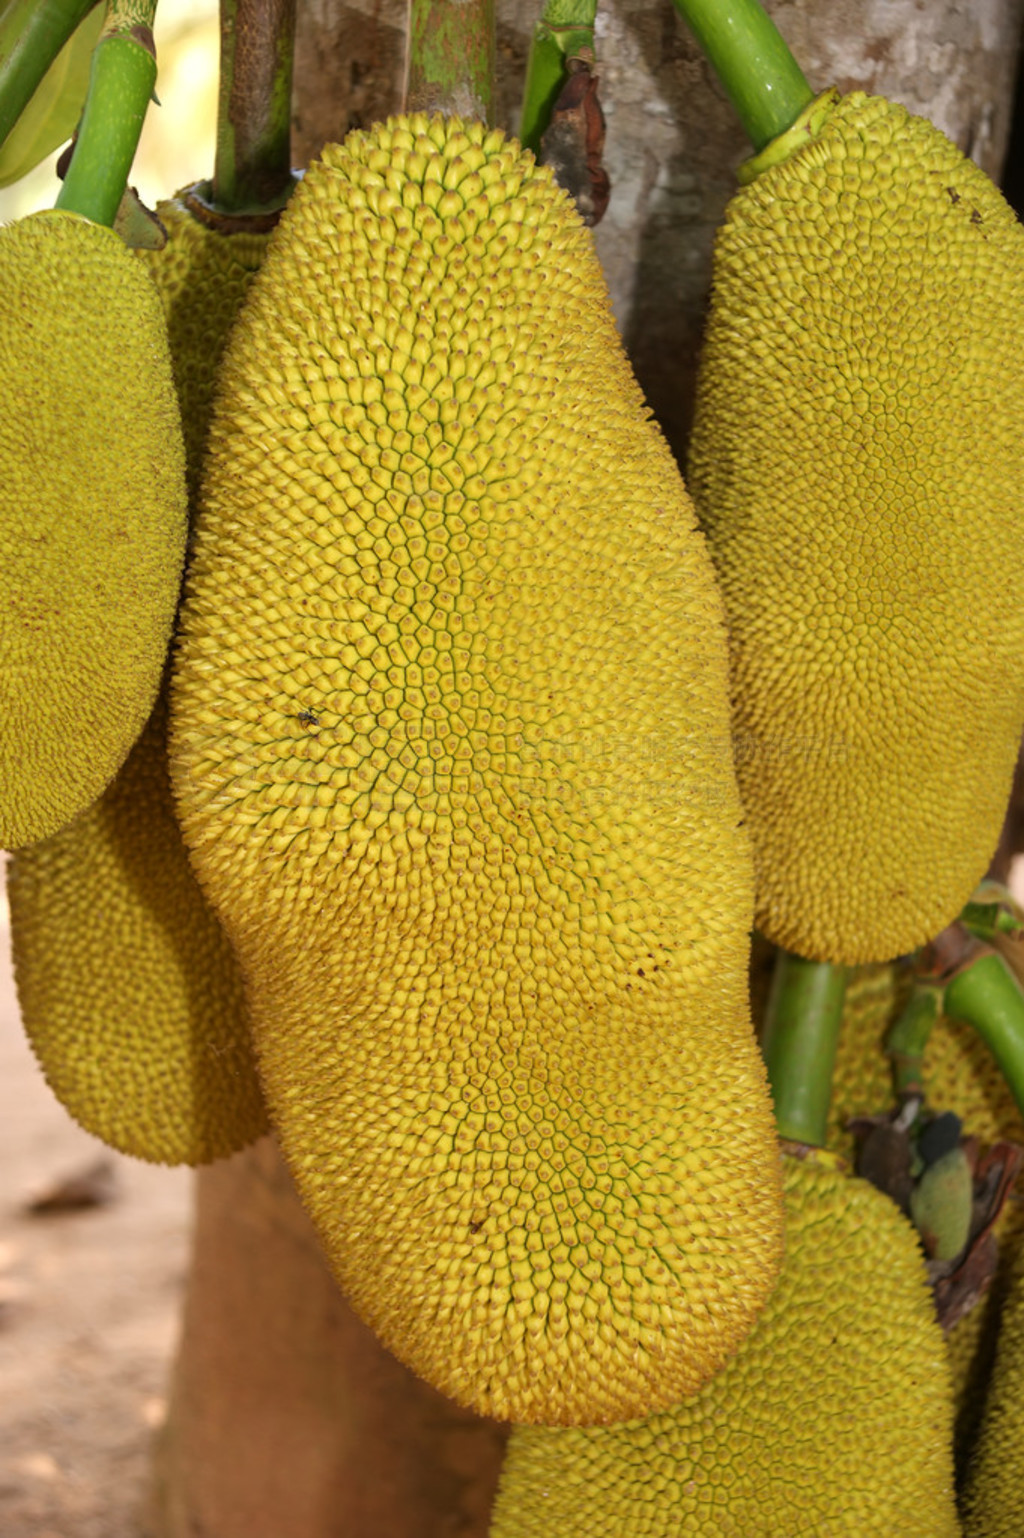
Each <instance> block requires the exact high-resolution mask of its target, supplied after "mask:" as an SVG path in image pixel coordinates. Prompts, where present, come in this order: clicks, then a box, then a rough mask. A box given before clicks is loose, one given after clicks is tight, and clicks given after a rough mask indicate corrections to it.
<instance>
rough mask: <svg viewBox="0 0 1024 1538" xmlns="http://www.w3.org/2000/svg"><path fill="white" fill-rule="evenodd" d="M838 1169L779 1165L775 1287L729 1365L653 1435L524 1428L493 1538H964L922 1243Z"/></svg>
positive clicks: (654, 1423) (624, 1429)
mask: <svg viewBox="0 0 1024 1538" xmlns="http://www.w3.org/2000/svg"><path fill="white" fill-rule="evenodd" d="M819 1157H820V1156H819ZM827 1161H828V1156H827V1155H825V1156H824V1157H823V1161H822V1162H818V1161H816V1160H814V1161H806V1162H804V1161H798V1160H795V1159H792V1158H788V1157H787V1158H786V1159H785V1160H784V1164H785V1195H786V1259H785V1261H784V1263H783V1267H782V1275H781V1277H780V1278H779V1284H778V1286H777V1288H776V1289H775V1291H774V1292H773V1293H772V1296H771V1298H770V1299H769V1300H768V1303H767V1304H766V1305H765V1309H764V1312H763V1314H762V1315H761V1318H760V1319H759V1320H758V1322H757V1324H756V1326H755V1327H754V1330H753V1332H752V1333H751V1335H750V1336H749V1337H748V1339H747V1340H746V1342H745V1343H744V1345H743V1346H742V1347H741V1348H740V1350H739V1352H738V1353H737V1354H736V1356H735V1357H734V1358H733V1359H732V1361H731V1362H729V1363H728V1364H727V1365H726V1366H725V1367H724V1368H723V1370H722V1371H721V1372H720V1373H719V1375H718V1376H717V1377H716V1378H715V1379H714V1380H713V1381H712V1382H711V1383H709V1384H708V1385H707V1386H706V1387H705V1388H704V1389H702V1391H701V1392H700V1394H698V1395H697V1396H696V1397H695V1398H692V1399H689V1400H686V1401H685V1402H684V1403H682V1404H679V1405H676V1406H675V1407H674V1408H673V1409H671V1410H669V1411H668V1412H667V1413H666V1414H664V1415H658V1416H654V1417H652V1418H650V1419H648V1420H645V1421H638V1422H633V1423H631V1424H626V1425H623V1426H612V1427H597V1428H591V1429H579V1428H572V1429H552V1428H541V1427H516V1428H515V1429H514V1430H513V1432H512V1438H511V1441H510V1443H509V1450H508V1454H507V1457H506V1462H505V1466H504V1469H503V1472H502V1479H501V1485H500V1487H499V1490H498V1496H497V1500H496V1503H495V1509H494V1517H493V1521H492V1527H491V1538H688V1535H690V1534H694V1535H697V1534H699V1535H700V1538H726V1535H728V1538H740V1535H742V1538H812V1535H814V1538H817V1535H823V1534H833V1533H834V1534H840V1533H842V1534H849V1535H850V1538H853V1535H856V1538H890V1535H891V1534H893V1533H906V1534H908V1535H910V1534H913V1535H914V1538H947V1535H948V1538H953V1535H954V1534H956V1533H957V1531H958V1528H957V1523H956V1517H955V1513H954V1508H953V1469H952V1453H951V1440H952V1436H951V1433H952V1427H951V1419H952V1405H951V1396H950V1385H949V1369H948V1366H947V1363H946V1355H945V1349H944V1346H943V1342H942V1332H941V1330H940V1329H939V1326H938V1325H937V1323H936V1322H935V1316H934V1312H933V1310H932V1303H931V1294H930V1292H929V1289H928V1284H927V1280H926V1277H925V1272H924V1263H923V1260H922V1256H921V1251H920V1249H919V1248H918V1244H917V1239H916V1237H915V1235H914V1232H913V1230H912V1229H911V1227H910V1225H909V1224H908V1223H907V1221H906V1220H905V1219H904V1218H903V1216H902V1215H901V1214H900V1212H899V1211H898V1210H897V1208H896V1207H895V1206H894V1205H893V1203H892V1202H891V1201H890V1200H889V1199H888V1197H886V1196H883V1195H882V1194H881V1193H880V1192H879V1191H876V1190H875V1189H874V1187H873V1186H870V1185H868V1184H867V1182H866V1181H862V1180H857V1179H854V1178H852V1177H849V1176H847V1175H845V1174H843V1173H841V1171H840V1170H838V1169H836V1168H834V1167H832V1165H831V1164H830V1163H829V1162H827Z"/></svg>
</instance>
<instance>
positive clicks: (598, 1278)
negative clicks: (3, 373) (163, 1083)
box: [172, 117, 781, 1422]
mask: <svg viewBox="0 0 1024 1538" xmlns="http://www.w3.org/2000/svg"><path fill="white" fill-rule="evenodd" d="M172 764H173V770H174V776H175V785H176V793H177V796H178V800H179V812H180V816H181V818H182V823H183V828H184V831H185V836H186V840H187V842H188V843H189V846H190V850H191V854H192V859H193V863H194V864H195V867H196V869H197V871H198V873H199V877H200V880H201V882H202V883H203V885H204V887H205V889H206V891H207V893H208V895H209V896H210V898H211V900H212V902H213V904H214V906H215V907H216V908H217V911H218V912H219V914H220V916H221V918H222V920H223V922H224V924H225V925H226V927H227V928H228V930H229V932H230V934H231V937H232V939H233V941H234V943H235V945H236V948H237V951H238V954H239V956H240V958H241V962H242V966H243V969H244V972H245V976H246V983H247V988H248V990H249V994H250V998H251V1001H252V1009H253V1028H254V1032H255V1035H256V1040H257V1048H258V1052H259V1058H260V1070H261V1074H262V1078H263V1083H264V1088H265V1092H266V1094H267V1098H268V1103H269V1106H270V1112H271V1118H272V1120H273V1122H274V1125H275V1128H276V1130H277V1132H278V1134H279V1136H280V1140H281V1145H282V1147H283V1149H284V1152H285V1155H286V1157H287V1159H288V1162H289V1164H290V1167H291V1170H292V1172H293V1175H294V1177H295V1179H296V1182H297V1185H298V1189H299V1193H300V1195H301V1197H302V1200H303V1202H304V1204H305V1205H306V1206H307V1208H308V1209H309V1211H310V1212H311V1214H312V1216H313V1218H314V1221H315V1222H316V1224H317V1226H318V1228H319V1231H320V1235H321V1238H322V1240H323V1243H324V1246H325V1249H326V1252H327V1254H328V1257H329V1259H330V1261H331V1264H332V1265H333V1267H334V1268H335V1271H336V1273H337V1275H338V1277H339V1279H340V1281H341V1284H342V1286H343V1288H344V1290H345V1292H346V1294H347V1296H348V1298H349V1300H350V1301H351V1302H352V1304H353V1306H354V1307H355V1308H356V1309H357V1311H358V1312H359V1313H360V1314H361V1315H362V1316H363V1318H364V1319H365V1320H367V1322H368V1323H369V1324H370V1325H371V1326H372V1327H373V1328H374V1329H375V1330H377V1331H378V1333H379V1334H380V1335H381V1337H382V1338H383V1340H384V1342H385V1344H386V1345H387V1346H388V1347H389V1348H390V1349H391V1350H392V1351H394V1353H395V1354H396V1355H397V1356H398V1357H400V1358H401V1359H402V1360H403V1361H405V1362H406V1363H408V1364H409V1365H410V1366H411V1367H412V1368H414V1369H415V1370H416V1371H417V1372H419V1373H420V1374H422V1375H423V1376H424V1377H425V1378H427V1379H429V1380H430V1381H431V1382H432V1383H434V1384H435V1385H436V1386H437V1387H438V1388H440V1389H441V1390H442V1391H443V1392H445V1393H447V1394H449V1395H450V1396H451V1397H452V1398H454V1399H456V1400H458V1401H459V1402H461V1403H463V1404H469V1405H471V1406H473V1407H475V1408H476V1409H478V1410H480V1411H481V1412H485V1413H489V1414H492V1415H495V1416H498V1417H502V1418H506V1417H507V1418H511V1419H519V1420H541V1421H544V1420H548V1421H556V1422H560V1421H569V1422H573V1421H604V1420H615V1419H621V1418H622V1417H623V1416H624V1415H628V1414H633V1413H637V1412H639V1411H641V1410H643V1409H645V1408H647V1407H652V1406H654V1405H657V1404H664V1403H666V1402H668V1401H669V1400H671V1399H672V1398H675V1397H678V1395H679V1394H680V1393H681V1392H685V1391H687V1390H690V1389H693V1388H695V1387H696V1386H697V1385H698V1384H699V1383H701V1382H703V1381H704V1380H705V1378H706V1377H707V1376H708V1375H709V1374H710V1373H712V1372H713V1371H715V1370H716V1369H717V1368H718V1367H719V1366H720V1365H721V1363H722V1361H724V1359H725V1358H726V1356H727V1355H728V1354H729V1353H730V1352H731V1351H732V1350H734V1349H735V1347H736V1346H737V1345H738V1343H739V1341H740V1340H741V1339H742V1338H743V1336H744V1335H745V1333H746V1332H747V1330H748V1329H749V1327H750V1325H751V1324H752V1322H753V1320H754V1318H755V1317H756V1314H757V1311H758V1309H759V1308H760V1306H761V1304H762V1303H763V1301H764V1298H765V1296H766V1295H767V1292H768V1291H769V1289H770V1287H771V1284H772V1281H773V1280H774V1276H775V1274H776V1270H777V1266H778V1261H779V1246H780V1238H781V1233H780V1230H781V1201H780V1195H779V1184H778V1180H779V1177H778V1167H777V1166H778V1161H777V1158H776V1155H775V1142H774V1133H773V1127H772V1121H771V1115H770V1106H769V1102H768V1098H767V1093H766V1083H765V1075H764V1070H763V1065H762V1064H761V1062H760V1059H759V1056H758V1054H757V1052H756V1049H755V1046H754V1042H753V1035H752V1031H751V1028H750V1023H749V1014H748V1007H747V1001H746V975H745V973H746V963H747V953H748V928H749V923H750V912H751V901H752V893H751V879H752V872H751V866H750V857H749V848H748V846H747V843H746V838H745V835H744V833H743V830H742V828H741V826H740V809H739V803H738V798H737V796H736V789H735V781H734V777H733V772H732V766H731V760H730V750H729V740H728V698H727V659H726V654H725V644H724V632H723V627H722V615H721V607H720V601H719V598H718V595H717V593H716V591H715V587H714V581H713V577H712V573H711V569H710V564H709V562H708V560H707V554H706V551H705V549H704V546H703V541H702V540H701V538H700V536H699V534H698V533H697V531H696V529H695V526H694V520H693V514H692V509H691V507H690V504H689V501H688V499H687V497H686V493H685V490H684V488H683V486H682V482H681V481H680V478H679V475H678V472H677V471H676V469H675V467H674V464H673V461H672V459H671V456H670V454H669V452H668V449H667V447H666V445H665V443H664V441H663V439H662V437H661V435H660V434H659V432H658V431H657V429H656V428H655V426H654V425H653V423H652V422H651V421H650V418H649V414H648V412H647V410H646V409H645V407H644V405H643V401H642V398H641V395H640V391H639V389H638V387H637V385H636V383H635V381H634V380H633V377H632V375H631V373H630V370H629V367H628V364H627V362H626V359H625V356H624V354H623V352H622V348H621V345H620V343H619V340H618V337H617V335H616V332H615V328H614V323H613V321H612V317H611V313H610V308H609V302H608V296H607V290H606V288H605V285H604V282H603V279H602V276H601V272H600V268H599V266H598V263H597V260H596V257H595V255H594V251H593V246H592V243H591V240H590V237H589V235H588V234H587V232H586V230H585V229H584V227H583V226H582V224H581V222H580V220H579V218H578V217H577V215H576V213H575V210H574V209H573V207H572V205H571V204H570V202H569V200H568V198H567V197H566V196H565V195H564V194H563V193H562V192H560V191H559V190H558V189H557V187H556V186H555V184H554V182H553V180H552V179H551V177H550V175H549V173H547V172H546V171H539V170H538V169H537V168H536V167H535V165H534V162H533V158H532V156H529V155H527V154H525V153H524V152H523V151H522V150H521V149H520V148H519V146H518V145H516V144H515V143H514V142H513V141H511V140H506V139H504V138H503V137H502V135H501V134H499V133H487V132H486V130H485V129H484V128H483V127H482V126H480V125H462V124H460V123H458V122H457V121H455V120H452V121H450V122H448V123H447V124H446V123H444V122H442V121H441V120H439V119H438V120H433V121H431V120H428V119H427V118H425V117H413V118H411V119H393V120H391V121H390V122H389V123H388V124H387V125H382V126H380V127H378V128H377V129H376V130H374V131H373V132H371V133H356V134H353V135H351V136H350V137H349V139H348V140H346V142H345V144H344V145H342V146H340V147H332V148H329V149H328V150H327V151H325V154H324V158H323V161H322V162H321V163H319V164H318V165H316V166H314V167H312V168H311V169H310V171H309V172H308V173H307V175H306V177H305V179H304V181H303V183H302V185H301V186H300V188H299V189H298V191H297V193H296V195H295V196H294V198H293V200H292V203H291V205H290V207H289V209H288V210H287V212H286V213H285V215H284V217H283V218H282V221H281V224H280V226H279V228H278V231H277V233H276V235H275V236H274V239H273V241H272V243H271V249H270V252H269V254H268V257H267V261H266V264H265V266H264V267H263V269H262V271H261V272H260V274H259V276H258V277H257V279H256V281H255V282H254V284H253V287H252V290H251V293H250V297H249V302H248V304H247V306H246V310H245V313H244V315H243V317H242V319H241V321H240V323H239V327H238V329H237V330H236V332H235V334H234V336H233V338H232V342H231V345H230V347H229V349H228V352H227V354H226V356H225V364H224V371H223V373H222V376H221V385H220V392H219V395H218V405H217V409H216V411H215V415H214V422H213V427H212V429H211V438H210V452H209V459H208V471H207V477H206V480H205V484H204V500H203V509H202V515H201V518H200V521H199V526H198V530H197V539H196V551H195V559H194V563H193V565H192V568H191V574H190V579H189V585H188V592H187V596H186V601H185V605H184V610H183V620H182V645H181V649H180V652H179V655H178V659H177V667H176V672H175V679H174V690H173V728H172Z"/></svg>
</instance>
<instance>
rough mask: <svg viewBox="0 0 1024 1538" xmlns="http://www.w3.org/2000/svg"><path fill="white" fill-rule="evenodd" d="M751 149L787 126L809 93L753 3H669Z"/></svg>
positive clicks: (770, 23)
mask: <svg viewBox="0 0 1024 1538" xmlns="http://www.w3.org/2000/svg"><path fill="white" fill-rule="evenodd" d="M673 4H674V5H675V8H676V10H677V11H678V12H679V14H680V15H681V16H682V18H683V20H684V21H685V22H686V24H687V26H688V27H689V28H690V30H691V32H692V33H693V35H694V36H695V37H696V39H697V41H698V43H699V44H700V46H701V48H702V49H703V50H704V53H705V54H706V55H707V59H708V63H709V64H710V65H711V68H712V69H713V70H714V72H715V74H716V75H717V76H718V78H719V80H720V81H721V83H722V87H723V89H724V90H725V93H726V95H727V96H728V98H729V100H730V101H731V102H732V104H733V107H734V108H735V110H736V113H737V115H738V117H739V120H740V122H741V123H742V124H743V128H744V131H745V132H746V135H747V137H748V138H749V140H750V142H751V144H752V145H753V146H754V151H755V153H757V152H759V151H760V150H763V149H764V148H765V146H766V145H768V144H770V143H771V141H772V139H775V138H777V137H778V135H779V134H781V133H785V132H786V130H787V128H790V127H792V125H793V123H794V122H795V121H796V119H797V118H798V117H799V115H800V113H801V112H802V111H803V110H804V108H805V107H807V106H808V105H809V103H810V102H811V101H812V100H813V99H814V92H813V91H812V90H811V88H810V86H809V85H808V84H807V81H806V80H805V79H804V76H803V73H802V71H801V69H800V66H799V65H798V64H797V62H796V60H795V59H794V58H793V55H792V54H791V53H790V51H789V49H788V48H787V46H786V44H785V42H784V41H783V39H782V36H781V34H780V33H779V31H778V29H777V27H776V26H775V23H774V22H773V21H772V20H771V19H770V18H769V17H768V16H766V15H765V12H764V11H763V10H762V8H761V6H760V5H759V4H758V0H673Z"/></svg>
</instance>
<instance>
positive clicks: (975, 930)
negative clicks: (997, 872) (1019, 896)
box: [960, 885, 1024, 941]
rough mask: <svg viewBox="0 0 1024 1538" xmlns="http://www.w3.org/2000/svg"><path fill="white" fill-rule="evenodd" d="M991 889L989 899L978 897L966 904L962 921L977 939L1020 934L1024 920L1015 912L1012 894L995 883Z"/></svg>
mask: <svg viewBox="0 0 1024 1538" xmlns="http://www.w3.org/2000/svg"><path fill="white" fill-rule="evenodd" d="M991 890H992V896H991V898H990V899H989V900H987V901H986V900H985V899H984V898H980V899H979V898H977V897H976V898H974V899H973V900H972V901H971V902H969V903H965V904H964V907H963V909H962V910H961V913H960V923H961V924H962V925H963V926H964V928H965V929H966V930H967V931H968V932H969V933H970V934H972V935H973V936H974V938H975V939H976V940H985V941H990V940H994V939H995V938H996V936H997V935H1011V936H1017V935H1020V933H1021V930H1022V929H1024V922H1022V920H1021V919H1020V917H1019V916H1018V914H1017V913H1015V912H1014V906H1015V905H1014V902H1013V898H1012V896H1011V895H1010V893H1009V892H1005V893H1004V892H1003V890H1002V889H1001V888H998V887H996V886H995V885H993V886H992V889H991Z"/></svg>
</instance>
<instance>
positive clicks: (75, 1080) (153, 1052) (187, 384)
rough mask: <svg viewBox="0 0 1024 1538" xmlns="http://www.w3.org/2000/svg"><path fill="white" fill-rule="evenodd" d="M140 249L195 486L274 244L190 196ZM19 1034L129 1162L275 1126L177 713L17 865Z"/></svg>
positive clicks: (13, 884)
mask: <svg viewBox="0 0 1024 1538" xmlns="http://www.w3.org/2000/svg"><path fill="white" fill-rule="evenodd" d="M157 213H158V215H159V218H160V220H161V222H162V223H163V225H164V226H165V228H166V230H167V233H168V242H167V244H166V245H165V246H164V247H163V248H162V249H161V250H159V251H154V252H144V253H139V257H138V260H139V261H140V262H145V264H146V265H147V266H148V268H149V271H150V274H151V276H152V278H153V280H154V282H155V284H156V289H157V292H158V293H159V295H160V298H161V302H162V304H163V306H164V310H165V314H166V323H167V327H168V333H169V336H170V340H171V358H172V362H173V365H174V381H175V386H176V389H177V392H178V397H179V400H180V402H181V408H182V421H183V426H184V432H185V445H186V451H187V469H188V480H189V483H190V486H191V487H194V486H195V485H196V483H197V480H198V473H199V466H200V462H201V458H202V452H203V448H204V446H205V437H206V432H207V429H208V426H209V415H210V395H211V392H212V389H213V381H214V375H215V373H216V369H217V364H218V362H219V360H220V355H221V352H222V351H223V347H224V343H225V341H226V340H227V335H228V331H229V329H230V326H231V324H232V321H233V320H234V317H235V314H236V312H237V310H238V307H239V305H240V304H241V302H242V299H243V297H244V294H245V291H246V289H247V288H248V285H249V282H250V280H251V278H252V275H253V273H254V271H255V270H256V268H257V266H258V265H259V262H260V259H261V257H262V254H263V251H264V249H265V246H266V241H267V236H266V235H248V234H238V235H221V234H219V233H217V232H216V231H215V230H212V229H208V228H206V227H205V226H204V225H202V224H201V223H199V222H198V220H197V219H195V218H194V217H193V215H192V214H191V213H190V212H189V211H188V210H187V208H186V207H185V205H184V204H183V202H182V201H181V200H180V199H176V200H173V201H170V202H166V203H161V204H160V205H159V207H158V209H157ZM8 893H9V897H10V905H11V944H12V952H13V958H14V966H15V977H16V981H17V987H18V997H19V1001H20V1004H21V1013H22V1021H23V1024H24V1026H25V1031H26V1033H27V1035H28V1039H29V1042H30V1043H31V1046H32V1048H33V1051H34V1052H35V1054H36V1057H37V1058H38V1060H39V1062H40V1065H41V1067H42V1069H43V1072H44V1074H45V1075H46V1078H47V1081H48V1083H49V1084H50V1087H51V1088H52V1089H53V1091H54V1093H55V1094H56V1095H57V1097H58V1099H59V1100H60V1101H61V1102H62V1104H63V1105H64V1106H65V1107H66V1109H67V1110H68V1111H69V1112H70V1113H71V1115H72V1116H73V1117H74V1118H75V1119H76V1121H78V1122H79V1123H80V1124H81V1125H82V1126H83V1127H85V1129H86V1130H87V1131H88V1132H91V1133H93V1134H94V1135H95V1136H96V1137H99V1138H102V1139H103V1140H104V1142H107V1143H109V1144H111V1145H112V1146H113V1147H114V1148H117V1149H120V1150H121V1152H123V1153H127V1154H132V1155H134V1156H135V1157H137V1158H142V1159H151V1160H154V1161H157V1162H160V1163H164V1164H182V1163H183V1164H201V1163H204V1162H206V1161H208V1160H210V1159H216V1158H221V1157H223V1156H225V1155H227V1154H230V1153H233V1152H234V1151H235V1150H236V1149H238V1148H242V1147H244V1146H245V1144H246V1143H249V1142H251V1141H252V1140H253V1139H254V1138H256V1137H259V1136H260V1135H261V1134H262V1133H264V1132H265V1131H266V1130H267V1120H266V1112H265V1109H264V1106H263V1099H262V1095H261V1092H260V1088H259V1082H258V1079H257V1076H256V1068H255V1063H254V1060H253V1053H252V1046H251V1042H250V1038H249V1030H248V1017H247V1014H246V1008H245V999H244V993H243V984H242V976H241V972H240V970H239V968H238V964H237V962H236V961H235V959H234V955H233V953H232V951H231V947H230V945H229V943H228V940H227V937H226V935H225V934H224V932H223V930H222V929H221V927H220V924H219V923H218V921H217V919H216V917H215V916H214V914H213V911H212V909H211V908H210V907H209V905H208V904H207V902H206V900H205V898H204V897H203V894H202V892H201V890H200V888H199V885H198V883H197V881H196V879H195V877H194V875H193V874H192V871H191V868H190V866H189V863H188V856H187V853H186V850H185V846H184V844H183V843H182V839H181V834H180V832H179V829H178V824H177V821H176V819H175V815H174V804H173V801H172V798H171V787H170V780H169V777H168V768H167V702H166V696H165V691H163V690H162V691H161V694H160V696H159V698H158V700H157V704H156V707H155V709H154V711H153V714H152V715H151V717H150V719H149V721H148V723H147V724H146V727H145V729H144V730H143V733H142V736H141V737H140V739H139V741H138V742H137V743H136V745H135V747H134V748H133V749H132V752H131V753H130V754H129V756H128V759H127V760H126V762H125V763H124V765H123V766H122V768H121V769H120V771H119V772H118V774H117V775H116V776H115V778H114V780H113V782H112V783H111V784H110V785H109V786H108V787H107V789H106V791H105V792H104V793H103V795H102V796H101V797H100V798H99V800H98V801H96V802H94V803H93V805H92V806H91V807H88V808H87V809H86V810H85V811H84V812H81V813H79V815H78V817H76V818H75V819H74V820H73V821H72V822H71V823H69V824H68V825H67V827H65V828H62V829H61V830H60V831H59V832H57V833H55V834H54V835H53V836H52V837H50V838H48V839H44V840H42V841H41V842H39V843H36V844H32V845H30V846H29V847H28V848H26V849H22V850H20V851H19V852H18V853H16V854H15V855H13V856H12V858H11V860H10V862H9V865H8Z"/></svg>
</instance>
